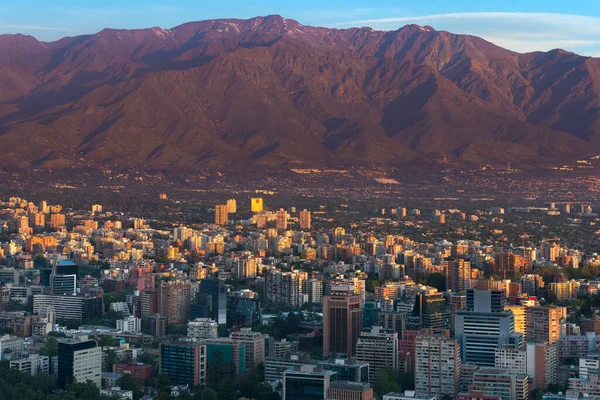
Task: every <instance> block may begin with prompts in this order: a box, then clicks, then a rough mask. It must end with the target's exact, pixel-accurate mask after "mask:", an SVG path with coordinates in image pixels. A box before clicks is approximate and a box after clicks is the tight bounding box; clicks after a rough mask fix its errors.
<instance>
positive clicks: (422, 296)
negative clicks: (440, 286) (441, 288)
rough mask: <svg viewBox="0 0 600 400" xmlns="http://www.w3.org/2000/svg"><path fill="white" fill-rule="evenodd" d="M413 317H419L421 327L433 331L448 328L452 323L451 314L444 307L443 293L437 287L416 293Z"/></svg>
mask: <svg viewBox="0 0 600 400" xmlns="http://www.w3.org/2000/svg"><path fill="white" fill-rule="evenodd" d="M413 317H417V318H419V321H420V324H421V327H422V328H430V329H433V330H434V331H440V330H444V329H450V328H451V325H452V314H451V313H450V312H449V311H448V310H447V309H446V299H444V294H443V293H440V292H438V291H437V289H431V288H430V289H427V290H423V291H420V292H418V293H417V294H416V296H415V306H414V308H413Z"/></svg>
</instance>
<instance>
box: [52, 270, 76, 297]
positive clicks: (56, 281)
mask: <svg viewBox="0 0 600 400" xmlns="http://www.w3.org/2000/svg"><path fill="white" fill-rule="evenodd" d="M55 268H56V267H55ZM50 291H51V292H52V294H59V295H63V294H73V293H77V275H75V274H73V275H62V274H57V273H52V274H50Z"/></svg>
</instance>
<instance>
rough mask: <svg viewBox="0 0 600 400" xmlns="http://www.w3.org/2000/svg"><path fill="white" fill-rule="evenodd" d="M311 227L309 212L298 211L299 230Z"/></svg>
mask: <svg viewBox="0 0 600 400" xmlns="http://www.w3.org/2000/svg"><path fill="white" fill-rule="evenodd" d="M310 227H311V221H310V211H307V210H306V209H304V210H302V211H300V229H306V230H309V229H310Z"/></svg>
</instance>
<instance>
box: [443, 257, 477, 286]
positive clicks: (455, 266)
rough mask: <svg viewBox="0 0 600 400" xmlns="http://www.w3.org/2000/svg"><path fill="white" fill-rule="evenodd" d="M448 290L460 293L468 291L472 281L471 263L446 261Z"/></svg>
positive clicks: (461, 260)
mask: <svg viewBox="0 0 600 400" xmlns="http://www.w3.org/2000/svg"><path fill="white" fill-rule="evenodd" d="M444 269H445V272H446V290H450V291H453V292H460V291H461V290H465V289H467V282H469V280H470V279H471V262H470V261H465V260H463V259H454V260H447V261H445V265H444Z"/></svg>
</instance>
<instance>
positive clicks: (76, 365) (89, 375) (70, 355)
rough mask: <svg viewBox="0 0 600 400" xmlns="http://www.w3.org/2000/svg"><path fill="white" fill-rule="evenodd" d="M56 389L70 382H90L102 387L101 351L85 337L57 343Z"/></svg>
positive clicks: (62, 340)
mask: <svg viewBox="0 0 600 400" xmlns="http://www.w3.org/2000/svg"><path fill="white" fill-rule="evenodd" d="M57 375H58V380H57V383H58V387H59V388H64V387H65V386H66V385H68V384H69V383H71V382H81V383H85V382H87V381H92V382H94V384H95V385H96V386H98V388H100V387H101V385H102V349H101V348H100V347H98V345H97V344H96V341H95V340H89V339H88V337H87V336H80V337H78V338H76V339H61V340H59V342H58V372H57Z"/></svg>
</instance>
